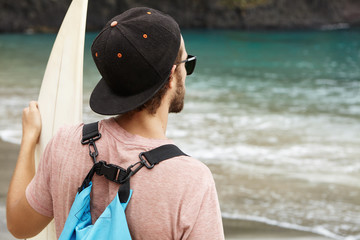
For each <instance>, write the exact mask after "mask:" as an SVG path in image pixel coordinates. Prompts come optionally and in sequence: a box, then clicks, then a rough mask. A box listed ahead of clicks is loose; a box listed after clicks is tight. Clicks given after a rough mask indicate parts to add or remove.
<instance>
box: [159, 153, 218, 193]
mask: <svg viewBox="0 0 360 240" xmlns="http://www.w3.org/2000/svg"><path fill="white" fill-rule="evenodd" d="M159 165H162V164H161V163H160V164H159ZM163 168H165V169H166V171H168V172H169V173H170V174H171V176H172V178H173V179H177V180H178V181H181V182H182V183H185V185H186V186H188V187H189V186H192V185H193V186H196V187H197V188H202V189H203V190H204V191H205V190H206V189H208V188H209V187H212V186H213V185H214V179H213V176H212V173H211V171H210V169H209V168H208V166H206V165H205V164H204V163H203V162H201V161H200V160H198V159H195V158H193V157H190V156H180V157H175V158H173V159H169V160H167V161H166V163H165V164H163ZM199 190H200V189H199Z"/></svg>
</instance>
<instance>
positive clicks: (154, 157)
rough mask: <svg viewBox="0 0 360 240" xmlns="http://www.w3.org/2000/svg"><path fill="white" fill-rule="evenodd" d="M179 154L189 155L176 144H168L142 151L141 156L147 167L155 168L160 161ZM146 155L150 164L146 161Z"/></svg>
mask: <svg viewBox="0 0 360 240" xmlns="http://www.w3.org/2000/svg"><path fill="white" fill-rule="evenodd" d="M178 156H188V155H187V154H185V153H183V151H181V150H180V149H179V148H178V147H177V146H176V145H174V144H166V145H162V146H160V147H158V148H155V149H153V150H150V151H147V152H142V153H140V155H139V158H140V160H142V161H143V163H144V164H145V166H146V167H147V168H153V167H154V166H155V165H156V164H158V163H159V162H162V161H164V160H167V159H170V158H173V157H178ZM144 157H145V158H146V160H147V161H148V162H149V163H150V165H148V164H147V163H146V161H145V159H144ZM144 161H145V162H144Z"/></svg>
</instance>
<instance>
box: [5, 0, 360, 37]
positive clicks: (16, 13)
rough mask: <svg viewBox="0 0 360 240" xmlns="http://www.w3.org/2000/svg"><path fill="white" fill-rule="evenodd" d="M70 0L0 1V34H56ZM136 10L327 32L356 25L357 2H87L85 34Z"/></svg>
mask: <svg viewBox="0 0 360 240" xmlns="http://www.w3.org/2000/svg"><path fill="white" fill-rule="evenodd" d="M70 3H71V0H63V1H60V0H22V1H14V0H0V32H56V31H57V30H58V29H59V27H60V24H61V22H62V19H63V18H64V16H65V13H66V10H67V8H68V7H69V5H70ZM137 6H148V7H152V8H156V9H159V10H162V11H164V12H166V13H168V14H170V15H171V16H173V17H174V18H175V20H177V21H178V23H179V25H180V26H181V27H182V28H210V29H211V28H237V29H299V28H323V29H332V28H337V27H340V28H342V27H348V26H358V25H360V1H358V0H172V1H169V0H157V1H155V0H89V8H88V18H87V29H88V30H90V31H91V30H96V31H97V30H99V29H101V28H102V26H103V25H104V24H105V23H106V22H107V21H108V20H109V19H111V18H112V17H113V16H115V15H117V14H119V13H121V12H123V11H125V10H127V9H129V8H131V7H137Z"/></svg>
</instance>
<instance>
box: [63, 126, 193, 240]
mask: <svg viewBox="0 0 360 240" xmlns="http://www.w3.org/2000/svg"><path fill="white" fill-rule="evenodd" d="M100 137H101V134H100V133H99V131H98V122H95V123H90V124H85V125H84V127H83V138H82V140H81V143H82V144H83V145H85V144H87V145H88V146H89V154H90V157H91V158H92V160H93V162H94V165H93V167H92V168H91V169H90V171H89V173H88V174H87V176H86V177H85V179H84V181H83V183H82V185H81V186H80V187H79V189H78V193H77V194H76V197H75V200H74V203H73V205H72V206H71V209H70V213H69V216H68V218H67V219H66V222H65V226H64V229H63V231H62V233H61V235H60V238H59V240H70V239H71V240H75V239H76V240H80V239H81V240H84V239H86V240H90V239H106V240H111V239H114V240H115V239H117V240H118V239H126V240H127V239H131V234H130V231H129V228H128V224H127V221H126V215H125V210H126V206H127V205H128V203H129V201H130V199H131V195H132V190H131V189H130V177H131V176H133V175H134V174H135V173H137V172H138V171H139V170H140V169H141V168H142V167H144V166H145V167H146V168H148V169H152V168H153V167H154V166H155V165H156V164H158V163H160V162H161V161H164V160H167V159H170V158H173V157H177V156H187V155H186V154H185V153H183V152H182V151H181V150H180V149H179V148H178V147H177V146H175V145H172V144H168V145H163V146H160V147H158V148H155V149H153V150H151V151H148V152H142V153H140V154H139V159H140V160H139V162H137V163H135V164H133V165H131V166H129V167H128V168H127V169H124V168H122V167H119V166H117V165H114V164H107V163H106V162H105V161H97V159H96V157H97V156H98V150H97V148H96V145H95V141H96V140H98V139H100ZM95 173H96V174H97V175H100V176H102V175H104V176H105V177H106V178H107V179H108V180H110V181H113V182H116V183H118V184H120V187H119V191H118V193H117V194H116V196H115V198H114V199H113V200H112V202H111V203H110V204H109V205H108V206H107V207H106V209H105V210H104V212H103V213H102V214H101V216H100V217H99V218H98V219H97V220H96V222H95V223H94V224H92V222H91V213H90V192H91V188H92V181H91V180H92V177H93V176H94V174H95Z"/></svg>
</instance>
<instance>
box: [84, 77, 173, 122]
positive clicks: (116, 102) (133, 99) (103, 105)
mask: <svg viewBox="0 0 360 240" xmlns="http://www.w3.org/2000/svg"><path fill="white" fill-rule="evenodd" d="M167 79H168V78H166V79H165V80H164V81H160V82H159V83H158V84H156V85H154V86H153V87H151V88H149V89H147V90H146V91H144V92H141V93H138V94H135V95H130V96H121V95H119V94H116V93H115V92H114V91H112V90H111V88H110V87H109V86H108V85H107V83H106V82H105V80H104V79H103V78H102V79H101V80H100V81H99V83H98V84H97V85H96V87H95V88H94V90H93V92H92V93H91V96H90V108H91V109H92V110H93V111H94V112H96V113H98V114H102V115H118V114H123V113H126V112H129V111H132V110H134V109H136V108H137V107H140V106H141V105H143V104H144V103H146V102H147V101H148V100H150V99H151V98H152V97H153V96H154V95H155V94H156V93H157V92H158V91H159V90H160V88H161V87H163V86H164V84H165V83H166V82H167Z"/></svg>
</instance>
